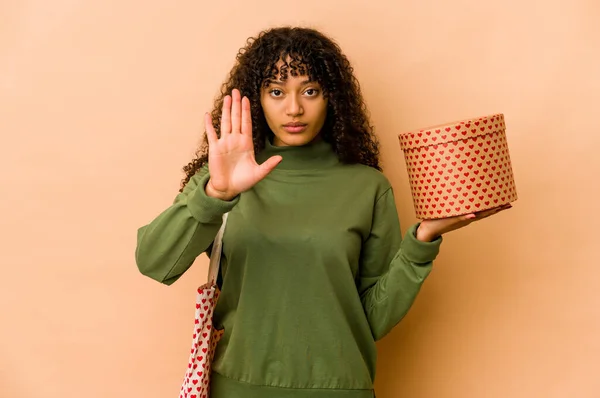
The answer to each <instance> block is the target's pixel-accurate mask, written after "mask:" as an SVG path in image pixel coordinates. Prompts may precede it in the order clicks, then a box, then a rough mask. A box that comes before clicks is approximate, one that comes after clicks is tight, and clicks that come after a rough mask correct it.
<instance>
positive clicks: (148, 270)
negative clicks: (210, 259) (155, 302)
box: [135, 166, 239, 285]
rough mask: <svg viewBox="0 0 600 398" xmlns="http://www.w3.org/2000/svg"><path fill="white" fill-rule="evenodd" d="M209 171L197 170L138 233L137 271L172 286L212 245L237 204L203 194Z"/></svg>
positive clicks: (237, 199) (236, 200)
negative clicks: (169, 202)
mask: <svg viewBox="0 0 600 398" xmlns="http://www.w3.org/2000/svg"><path fill="white" fill-rule="evenodd" d="M208 179H209V172H208V168H207V167H206V166H205V167H204V168H202V169H200V170H199V171H198V172H197V173H196V174H195V175H194V176H193V177H192V178H191V179H190V181H189V182H188V184H187V185H186V186H185V188H184V189H183V191H182V192H181V193H179V194H178V195H177V196H176V197H175V200H174V202H173V204H172V205H171V206H169V207H168V208H167V209H165V210H163V212H162V213H160V214H159V215H158V216H157V217H156V218H155V219H154V220H152V221H151V222H150V223H149V224H147V225H144V226H142V227H140V228H139V229H138V231H137V247H136V250H135V260H136V264H137V267H138V269H139V271H140V272H141V273H142V274H143V275H145V276H148V277H150V278H152V279H154V280H156V281H158V282H161V283H164V284H166V285H171V284H172V283H173V282H175V281H176V280H177V279H179V277H180V276H181V275H182V274H183V273H184V272H185V271H187V269H188V268H189V267H190V266H191V265H192V263H193V262H194V260H195V259H196V257H198V256H199V255H200V254H202V253H203V252H204V251H206V250H207V249H208V248H209V247H210V245H211V244H212V243H213V240H214V238H215V236H216V235H217V232H218V230H219V228H220V227H221V224H222V222H223V220H222V217H223V214H225V213H227V212H228V211H230V210H231V209H232V208H233V207H234V206H235V205H236V204H237V202H238V201H239V196H237V197H236V198H234V199H232V200H231V201H223V200H220V199H217V198H212V197H209V196H208V195H206V192H205V190H204V189H205V186H206V184H207V182H208Z"/></svg>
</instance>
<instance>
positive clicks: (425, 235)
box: [417, 203, 512, 242]
mask: <svg viewBox="0 0 600 398" xmlns="http://www.w3.org/2000/svg"><path fill="white" fill-rule="evenodd" d="M511 207H512V205H511V204H510V203H509V204H507V205H504V206H500V207H496V208H494V209H490V210H484V211H481V212H477V213H471V214H465V215H462V216H456V217H448V218H442V219H437V220H423V221H422V222H421V224H420V225H419V228H418V229H417V239H418V240H420V241H423V242H431V241H433V240H435V239H437V238H439V237H440V236H442V235H443V234H445V233H448V232H450V231H454V230H457V229H459V228H463V227H466V226H467V225H469V224H471V223H473V222H475V221H479V220H483V219H484V218H487V217H489V216H492V215H494V214H498V213H499V212H501V211H503V210H507V209H510V208H511Z"/></svg>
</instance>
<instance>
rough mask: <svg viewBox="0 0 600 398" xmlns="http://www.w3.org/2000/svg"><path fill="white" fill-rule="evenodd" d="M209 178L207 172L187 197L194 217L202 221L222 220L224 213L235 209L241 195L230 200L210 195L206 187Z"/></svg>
mask: <svg viewBox="0 0 600 398" xmlns="http://www.w3.org/2000/svg"><path fill="white" fill-rule="evenodd" d="M209 179H210V175H209V173H206V175H204V176H203V177H202V178H201V179H200V181H199V182H198V186H197V187H196V188H195V189H194V190H193V191H192V192H190V193H189V194H188V197H187V205H188V208H189V209H190V213H192V217H194V218H195V219H196V220H198V221H199V222H201V223H210V222H215V221H218V220H220V219H221V218H222V217H223V214H225V213H227V212H229V211H230V210H231V209H233V207H234V206H235V205H236V204H237V203H238V202H239V200H240V196H239V195H238V196H236V197H235V198H233V199H232V200H230V201H226V200H222V199H218V198H213V197H211V196H208V195H207V194H206V191H205V189H206V184H207V183H208V180H209Z"/></svg>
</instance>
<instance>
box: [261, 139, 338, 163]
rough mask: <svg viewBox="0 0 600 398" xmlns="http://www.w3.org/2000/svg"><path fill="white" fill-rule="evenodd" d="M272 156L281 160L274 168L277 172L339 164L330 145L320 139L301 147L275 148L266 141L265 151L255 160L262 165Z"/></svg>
mask: <svg viewBox="0 0 600 398" xmlns="http://www.w3.org/2000/svg"><path fill="white" fill-rule="evenodd" d="M274 155H281V157H282V158H283V159H282V160H281V162H279V164H278V165H277V167H276V169H279V170H310V169H320V168H324V167H330V166H334V165H336V164H338V163H339V159H338V157H337V154H336V153H335V152H334V151H333V149H332V148H331V144H329V143H327V142H325V141H324V140H322V139H321V140H317V141H314V142H312V143H310V144H307V145H302V146H275V145H273V143H271V142H270V140H269V139H267V140H265V149H264V150H263V151H262V152H261V153H259V155H258V156H257V157H256V160H257V162H258V163H262V162H264V161H265V160H267V159H268V158H270V157H271V156H274Z"/></svg>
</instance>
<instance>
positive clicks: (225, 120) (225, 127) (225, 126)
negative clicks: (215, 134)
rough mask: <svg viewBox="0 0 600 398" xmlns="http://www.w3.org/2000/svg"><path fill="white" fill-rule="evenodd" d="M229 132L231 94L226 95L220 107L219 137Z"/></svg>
mask: <svg viewBox="0 0 600 398" xmlns="http://www.w3.org/2000/svg"><path fill="white" fill-rule="evenodd" d="M229 133H231V96H229V95H226V96H225V98H223V108H222V109H221V137H223V135H225V134H229Z"/></svg>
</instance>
